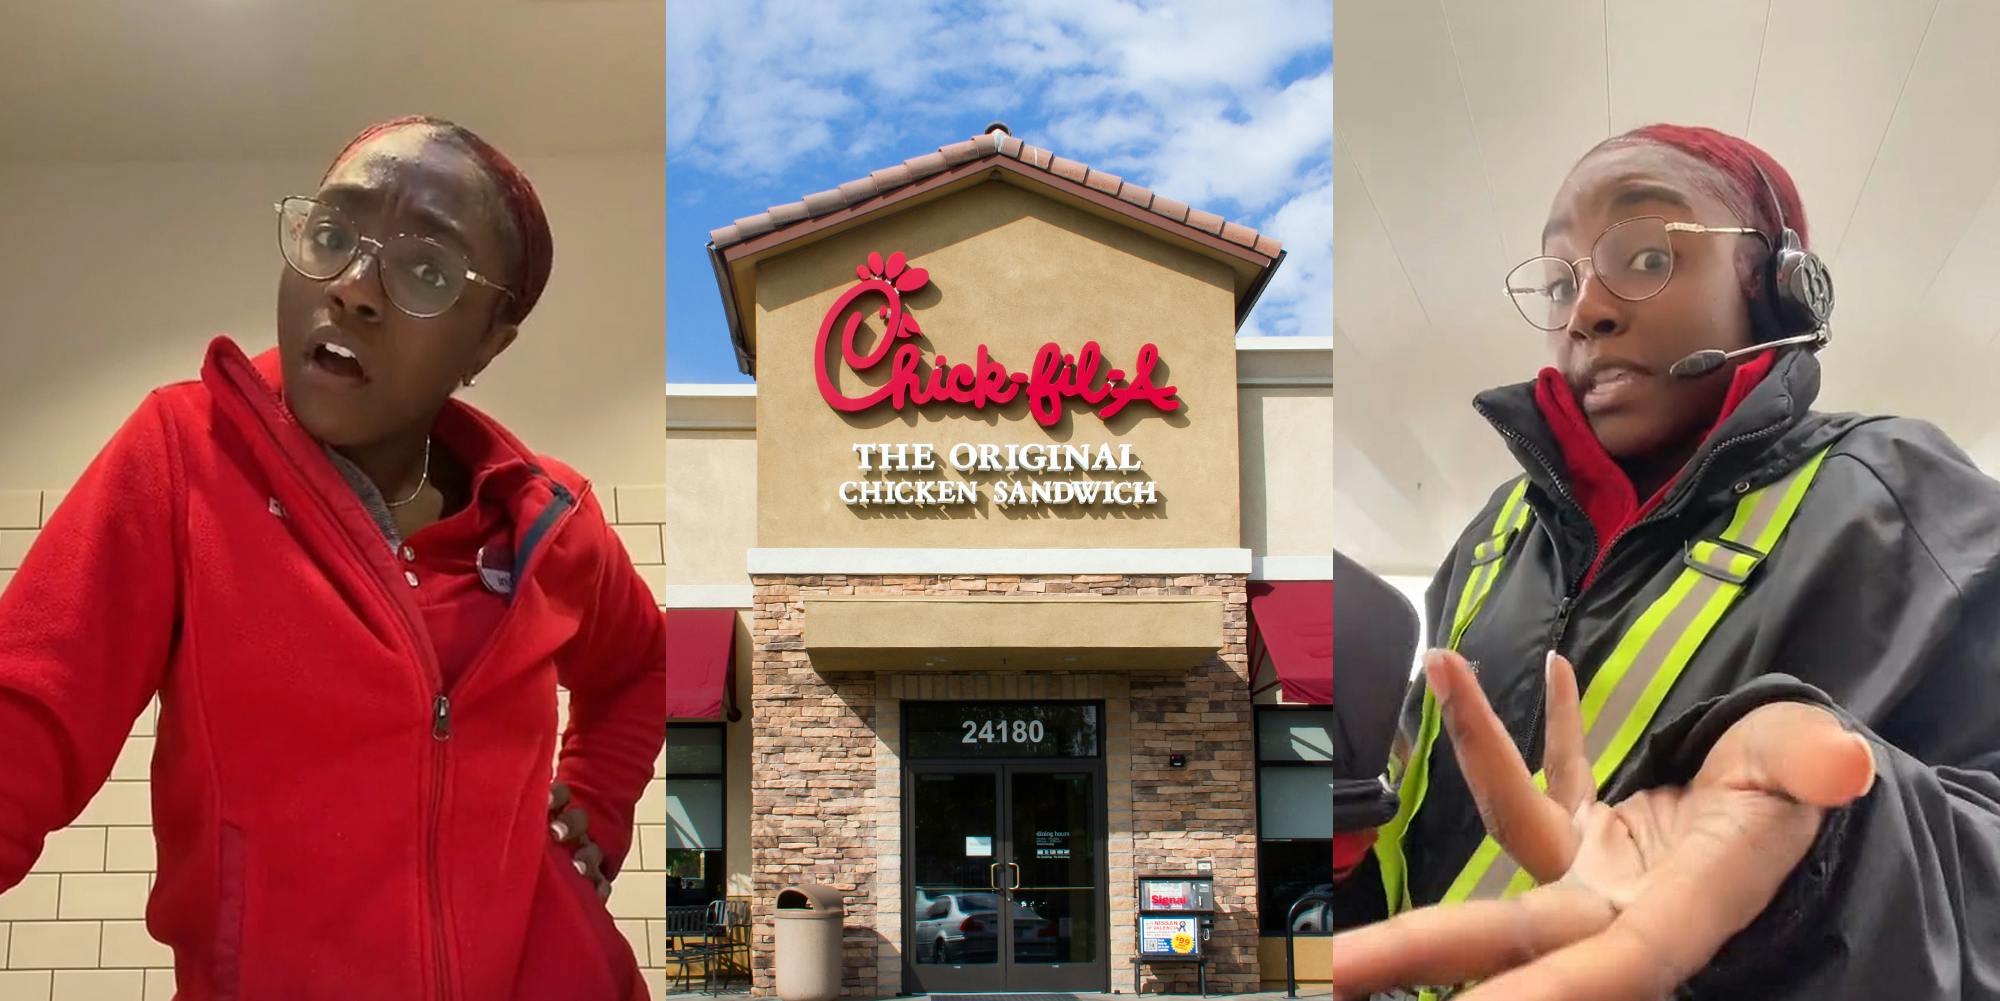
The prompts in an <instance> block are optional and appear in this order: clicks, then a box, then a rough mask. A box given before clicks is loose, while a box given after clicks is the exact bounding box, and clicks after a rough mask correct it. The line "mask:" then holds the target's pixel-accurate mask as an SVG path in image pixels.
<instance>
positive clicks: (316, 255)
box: [0, 119, 666, 1001]
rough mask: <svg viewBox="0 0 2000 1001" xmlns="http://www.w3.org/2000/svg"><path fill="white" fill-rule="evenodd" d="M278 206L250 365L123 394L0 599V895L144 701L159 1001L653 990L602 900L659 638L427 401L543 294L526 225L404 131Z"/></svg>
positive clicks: (571, 499) (545, 995)
mask: <svg viewBox="0 0 2000 1001" xmlns="http://www.w3.org/2000/svg"><path fill="white" fill-rule="evenodd" d="M277 210H278V211H277V218H276V219H275V220H274V221H275V222H276V223H277V228H278V242H279V250H280V251H281V253H282V255H283V258H284V265H283V271H282V274H281V277H280V279H279V286H278V315H277V324H276V327H277V347H276V349H274V350H271V351H267V352H265V353H263V354H262V355H260V356H259V357H257V358H255V359H252V358H249V357H246V356H245V355H244V353H243V352H242V351H240V350H239V349H238V348H237V347H236V345H235V344H234V343H232V342H231V341H229V340H227V339H226V338H223V339H218V340H216V341H215V343H214V344H213V345H212V346H211V347H210V349H209V352H208V358H207V364H206V365H205V366H204V368H203V371H202V375H201V378H200V379H199V380H198V381H193V382H187V383H181V384H178V385H173V386H168V387H165V388H163V389H160V390H157V391H155V392H154V393H153V394H152V395H151V396H149V397H148V398H147V399H146V401H145V402H144V403H143V404H142V405H141V406H140V407H139V410H138V412H137V413H136V414H135V415H133V416H132V417H131V419H130V420H128V421H127V423H126V424H125V426H124V427H123V428H122V429H120V430H119V432H118V433H117V435H116V436H115V437H113V438H112V440H111V442H110V444H109V445H107V446H106V447H105V449H104V451H103V452H102V453H101V454H100V455H99V456H98V458H97V459H96V460H95V461H94V462H93V463H92V465H91V466H90V468H89V469H88V470H87V471H86V472H85V473H84V475H83V476H82V478H81V479H80V480H79V481H78V482H77V484H76V486H75V488H74V489H73V490H72V491H71V492H70V494H69V496H68V499H67V500H66V501H65V502H64V503H63V505H62V507H61V508H60V509H59V510H58V511H57V512H56V513H55V515H54V517H52V518H51V519H50V520H49V523H48V526H47V528H46V529H45V530H44V532H43V533H42V535H41V536H40V538H39V539H38V540H37V542H36V545H35V547H34V549H33V550H32V551H31V552H30V553H29V554H28V556H27V559H26V560H25V561H24V563H23V565H22V567H21V569H20V571H19V575H18V576H17V577H16V578H15V580H14V582H13V584H12V585H11V586H10V587H9V588H8V589H7V592H6V594H5V595H4V597H0V761H4V762H5V765H4V767H0V889H4V888H6V887H9V886H12V885H14V884H15V883H17V882H19V881H20V879H21V877H22V876H23V874H24V873H26V872H27V870H28V867H29V866H30V865H32V864H33V862H34V861H35V858H36V856H37V855H38V854H39V853H40V851H41V847H42V841H43V837H44V835H46V834H47V833H48V832H49V831H52V830H55V829H57V828H60V827H62V826H64V825H65V824H68V823H70V822H72V821H73V820H74V819H75V818H76V816H77V814H78V812H79V811H81V810H82V809H83V808H84V805H85V804H86V803H88V802H89V801H90V798H91V796H92V795H93V794H94V793H95V792H96V791H97V789H98V788H99V786H101V785H102V784H103V782H104V780H105V777H106V775H107V773H108V772H109V771H110V769H111V766H112V763H113V761H114V759H115V758H116V756H117V753H118V749H119V745H120V744H121V743H122V742H123V741H124V739H125V735H126V734H127V733H128V732H130V729H131V725H132V721H133V719H134V717H136V716H138V714H139V713H140V711H141V710H143V709H144V708H145V706H146V703H147V700H148V699H150V698H152V697H153V696H154V695H155V694H157V695H158V696H159V699H160V719H159V725H158V743H157V745H156V749H155V753H154V756H153V762H152V778H153V784H152V792H153V821H154V836H155V839H156V840H157V842H158V848H159V873H158V879H157V883H156V885H155V887H154V889H153V892H152V897H151V900H150V901H149V904H148V907H147V928H148V930H149V931H150V932H151V933H152V934H153V936H154V937H155V938H157V939H159V940H160V941H161V942H163V943H165V944H167V945H168V946H170V947H171V948H172V949H173V951H174V967H175V970H174V972H175V979H176V981H177V991H178V993H177V994H176V996H177V997H178V998H180V999H181V1001H206V999H233V998H296V999H307V998H328V999H332V998H383V999H413V998H419V997H423V998H469V999H470V998H477V999H488V998H518V999H522V1001H527V999H536V1001H541V999H577V1001H619V999H626V998H639V997H643V996H644V994H645V985H644V983H643V981H642V980H641V979H640V978H639V971H638V966H637V964H636V963H635V962H634V959H633V956H632V952H631V949H630V947H629V946H628V944H627V943H626V941H625V940H624V938H623V937H622V936H621V935H620V934H619V933H618V931H617V929H616V928H615V927H614V925H613V923H612V921H611V917H610V915H609V913H607V911H606V910H605V908H604V905H603V903H602V900H601V896H602V895H603V894H604V892H606V886H605V883H606V881H607V880H608V879H609V878H610V876H611V875H613V874H615V873H616V872H617V870H618V864H619V861H620V860H621V859H622V858H623V857H624V855H625V852H626V848H627V846H628V845H629V844H630V832H631V824H632V819H633V818H632V811H633V806H634V804H635V802H636V800H637V799H638V797H639V795H640V793H641V791H642V790H643V789H644V787H645V784H646V782H647V780H648V779H649V778H650V777H651V774H652V762H653V758H654V756H655V755H656V754H657V753H658V752H659V748H660V745H661V743H662V741H663V739H664V736H665V733H664V729H663V723H664V718H665V711H666V704H665V695H666V689H665V670H666V667H665V647H664V642H665V641H664V637H663V632H662V621H661V616H660V614H659V611H658V609H657V607H656V606H655V604H654V602H653V598H652V596H651V594H650V593H649V591H648V589H647V587H646V586H645V584H644V582H643V581H642V580H641V579H640V578H639V577H638V575H637V574H636V572H635V571H634V570H633V568H632V566H631V564H630V562H629V561H628V559H627V558H626V555H625V552H624V550H623V548H622V546H621V545H620V544H619V542H618V540H617V538H616V537H615V536H614V535H613V534H612V533H611V531H610V530H609V528H608V527H607V526H606V524H605V519H604V516H603V513H602V509H601V508H600V507H599V506H598V502H597V501H596V499H595V498H594V497H593V496H592V494H591V491H590V487H589V484H588V483H587V482H586V481H584V480H583V479H582V478H581V477H580V476H578V475H577V474H576V473H575V472H574V471H573V470H570V469H568V468H566V467H564V466H562V465H561V464H559V463H556V462H554V461H552V460H550V459H547V458H545V457H542V456H539V455H537V454H535V453H534V452H532V451H530V450H529V449H528V448H527V447H526V446H524V445H523V444H521V442H520V441H518V440H517V439H515V438H514V437H513V436H512V435H510V434H509V433H508V432H507V431H506V429H504V428H502V427H501V426H500V425H499V424H498V423H497V422H495V421H493V420H492V419H491V418H489V417H487V416H485V415H484V414H481V413H479V412H478V411H476V410H473V409H472V408H471V407H469V406H466V405H464V404H463V403H460V402H457V401H456V400H454V399H453V394H454V392H455V390H456V389H457V388H458V387H459V386H461V385H466V386H469V385H471V384H472V382H473V379H474V378H475V377H476V376H478V375H479V374H480V373H481V372H483V371H484V370H485V369H486V367H487V365H489V364H490V363H492V362H493V361H494V360H495V358H496V357H497V356H498V355H499V354H500V353H501V352H502V351H504V350H506V348H507V347H508V345H509V344H511V343H512V342H513V340H514V337H515V335H516V333H517V330H518V325H519V324H520V323H521V322H522V320H523V319H525V318H526V317H527V315H528V312H529V310H530V309H532V308H533V307H534V305H535V302H536V300H537V299H538V298H539V297H540V295H541V292H542V288H543V286H544V285H545V284H546V282H547V280H548V276H549V271H550V261H551V251H550V246H551V245H550V238H549V230H548V223H547V221H546V220H545V218H544V216H543V213H542V208H541V204H540V202H539V200H538V199H537V198H536V196H535V192H534V189H533V187H532V186H530V185H529V183H528V181H527V178H526V177H525V176H524V175H523V174H522V173H521V172H520V171H519V170H518V169H516V168H515V167H514V166H513V164H511V163H510V162H508V160H507V159H506V158H505V157H504V156H502V155H501V154H500V153H499V152H498V151H496V150H494V149H493V147H491V146H490V145H488V144H487V143H485V142H484V141H482V140H481V139H480V138H479V137H478V136H476V135H473V134H472V133H471V132H469V131H467V130H465V129H463V128H460V127H458V126H456V125H453V124H451V123H449V122H442V121H436V120H431V119H399V120H397V121H393V122H388V123H385V124H383V125H379V126H376V127H374V128H371V129H369V130H367V131H366V132H364V133H362V134H361V135H360V136H359V137H357V138H356V139H355V140H354V141H353V142H352V143H350V144H349V145H348V147H347V148H346V149H345V150H343V151H342V152H341V154H340V155H339V157H337V158H336V159H335V161H334V163H333V166H331V167H330V168H328V170H327V172H326V174H325V176H324V177H323V179H322V180H321V182H320V184H319V187H318V190H317V191H315V192H314V193H313V194H311V195H310V196H304V195H302V196H297V197H292V198H287V199H284V200H283V201H282V202H281V203H280V204H279V205H278V206H277ZM558 683H561V684H562V685H563V686H564V687H566V688H568V690H569V692H570V723H569V727H568V729H567V730H566V731H565V732H564V733H562V734H561V761H560V764H559V765H558V766H557V767H555V768H554V770H553V774H552V773H551V761H552V760H553V759H554V758H555V757H556V754H557V737H558V735H557V732H556V727H555V722H556V686H557V684H558Z"/></svg>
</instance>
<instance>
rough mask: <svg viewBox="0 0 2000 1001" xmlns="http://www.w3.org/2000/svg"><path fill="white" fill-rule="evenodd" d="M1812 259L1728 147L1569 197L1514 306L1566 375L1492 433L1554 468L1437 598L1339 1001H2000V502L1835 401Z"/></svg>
mask: <svg viewBox="0 0 2000 1001" xmlns="http://www.w3.org/2000/svg"><path fill="white" fill-rule="evenodd" d="M1805 232H1806V223H1805V217H1804V212H1803V210H1802V208H1801V206H1800V205H1799V200H1798V195H1797V192H1796V190H1795V189H1794V188H1793V186H1792V183H1791V179H1790V177H1789V176H1788V175H1787V174H1786V172H1785V171H1784V170H1783V168H1781V167H1780V166H1779V165H1778V164H1777V163H1776V162H1774V161H1772V160H1771V159H1770V157H1769V156H1768V155H1766V154H1765V153H1764V152H1763V151H1762V150H1759V149H1757V148H1756V147H1754V146H1752V145H1750V144H1749V143H1747V142H1744V141H1743V140H1740V139H1736V138H1734V137H1730V136H1726V135H1723V134H1721V133H1718V132H1715V131H1712V130H1708V129H1698V128H1682V127H1673V126H1651V127H1648V128H1643V129H1639V130H1636V131H1634V132H1631V133H1627V134H1625V135H1622V136H1619V137H1616V138H1614V139H1611V140H1609V141H1607V142H1605V143H1603V144H1601V145H1599V146H1598V147H1597V148H1595V149H1593V150H1592V151H1590V152H1589V153H1588V154H1587V155H1585V156H1584V157H1583V159H1582V160H1580V161H1579V162H1578V163H1577V165H1576V166H1575V168H1573V169H1572V171H1571V172H1570V175H1569V177H1568V178H1567V179H1566V180H1565V181H1564V182H1563V185H1562V187H1561V189H1560V190H1559V191H1558V193H1557V195H1556V199H1555V204H1554V206H1553V209H1552V211H1551V213H1550V217H1549V222H1548V226H1547V229H1546V230H1545V232H1544V235H1543V255H1544V256H1541V257H1538V258H1536V259H1534V260H1531V261H1529V262H1526V263H1524V264H1522V265H1521V266H1520V267H1518V268H1516V269H1515V270H1514V271H1513V272H1512V273H1510V274H1509V275H1508V278H1507V289H1508V292H1509V294H1510V295H1511V296H1513V297H1514V299H1515V301H1516V303H1517V305H1519V306H1520V309H1521V312H1522V315H1523V316H1524V317H1525V318H1526V319H1527V320H1528V321H1529V322H1530V323H1531V324H1533V325H1534V326H1536V327H1538V328H1540V329H1542V330H1543V331H1545V332H1546V336H1547V338H1548V344H1549V350H1550V354H1551V356H1552V361H1553V364H1552V366H1551V367H1550V368H1548V369H1545V370H1544V371H1543V372H1542V373H1541V375H1540V377H1539V378H1538V379H1537V380H1536V381H1534V382H1530V383H1526V384H1522V385H1516V386H1509V387H1505V388H1501V389H1496V390H1492V391H1489V392H1487V393H1484V394H1482V395H1480V396H1479V398H1478V399H1477V400H1476V401H1475V404H1474V405H1475V407H1476V408H1477V409H1478V410H1479V412H1480V413H1481V414H1482V415H1484V416H1485V417H1486V418H1487V419H1488V421H1489V422H1491V423H1492V424H1493V426H1494V427H1495V428H1496V430H1498V431H1499V433H1500V435H1501V437H1502V438H1503V439H1504V440H1505V441H1506V443H1507V445H1508V447H1509V448H1510V449H1511V450H1512V452H1513V454H1514V455H1515V456H1516V457H1517V458H1518V459H1519V460H1520V462H1521V465H1522V468H1523V470H1524V474H1525V475H1524V476H1523V477H1521V478H1520V479H1518V480H1516V481H1513V482H1511V483H1509V484H1507V485H1505V486H1503V487H1501V488H1500V490H1498V491H1497V492H1496V493H1495V494H1494V496H1493V499H1492V502H1491V503H1490V504H1489V505H1488V506H1487V508H1486V509H1485V510H1484V511H1482V512H1481V513H1480V514H1479V515H1478V516H1477V517H1476V518H1474V519H1473V521H1472V523H1471V525H1470V526H1468V528H1467V529H1466V531H1465V534H1464V535H1463V536H1462V537H1461V538H1460V540H1459V542H1458V544H1457V545H1456V547H1455V548H1454V550H1453V552H1452V554H1451V557H1450V558H1449V559H1448V560H1446V562H1445V564H1444V566H1443V568H1442V569H1441V570H1440V571H1439V573H1438V576H1437V578H1436V580H1435V581H1434V583H1433V585H1432V588H1431V591H1430V595H1429V611H1430V621H1432V622H1434V623H1437V635H1436V636H1434V637H1433V640H1434V642H1435V643H1436V644H1437V645H1438V646H1439V647H1441V648H1447V649H1440V650H1438V651H1435V652H1433V653H1431V654H1429V655H1427V657H1426V660H1425V671H1424V683H1423V684H1422V685H1420V686H1418V691H1416V692H1415V693H1413V697H1412V698H1411V699H1409V700H1408V701H1406V703H1405V707H1404V713H1403V718H1402V724H1401V727H1400V732H1399V737H1398V740H1397V743H1396V748H1395V750H1394V753H1393V754H1392V764H1391V769H1390V771H1391V776H1390V778H1391V781H1392V784H1394V785H1395V787H1396V789H1397V792H1398V798H1399V804H1400V809H1399V812H1398V815H1397V818H1396V820H1394V821H1392V822H1391V823H1390V824H1389V825H1387V826H1385V827H1384V828H1383V829H1382V831H1381V832H1380V836H1379V837H1378V841H1377V852H1376V856H1377V865H1378V867H1379V868H1380V870H1381V876H1382V882H1383V884H1384V888H1385V891H1386V893H1385V897H1386V899H1387V902H1388V906H1389V910H1390V912H1391V913H1394V914H1395V915H1396V916H1395V917H1393V918H1392V919H1391V920H1389V921H1387V922H1383V923H1379V924H1374V925H1370V926H1367V927H1364V928H1361V929H1358V930H1355V931H1353V932H1349V933H1347V934H1345V935H1342V936H1340V937H1338V938H1336V940H1335V941H1334V942H1333V957H1334V964H1335V965H1334V986H1335V991H1336V994H1337V996H1340V997H1360V996H1365V995H1366V994H1367V993H1368V992H1370V991H1384V990H1388V989H1390V988H1393V987H1411V986H1419V985H1442V986H1439V987H1434V988H1431V989H1430V990H1428V991H1427V993H1429V994H1431V995H1433V996H1437V995H1448V994H1451V993H1453V992H1454V991H1455V990H1460V989H1462V988H1463V987H1464V986H1465V985H1469V984H1477V986H1475V987H1473V988H1472V989H1471V990H1470V991H1469V992H1466V993H1465V994H1463V995H1461V996H1467V997H1476V998H1479V999H1481V1001H1489V999H1490V1001H1499V999H1523V998H1550V999H1554V998H1563V999H1583V998H1607V999H1608V998H1619V999H1626V998H1629V999H1633V1001H1653V999H1658V998H1663V997H1667V996H1685V997H1694V998H1739V997H1740V998H1750V997H1755V998H1760V999H1766V998H1815V999H1822V998H1849V997H1885V998H1886V997H1895V998H1912V999H1929V998H1954V999H1956V998H1996V997H2000V953H1996V952H1995V950H1994V944H1995V943H1996V942H2000V775H1997V774H1996V769H2000V484H1996V483H1995V482H1994V481H1993V480H1991V479H1989V478H1987V477H1986V476H1984V475H1982V474H1981V473H1980V472H1979V471H1978V470H1977V469H1976V468H1974V466H1973V464H1972V463H1971V461H1970V460H1969V459H1967V458H1966V456H1965V455H1964V454H1963V453H1962V452H1960V451H1959V449H1958V448H1957V447H1956V446H1954V445H1953V444H1952V443H1951V441H1950V440H1948V439H1947V438H1946V437H1945V436H1944V435H1943V434H1942V433H1941V432H1939V431H1938V430H1937V429H1936V428H1934V427H1932V426H1930V425H1928V424H1925V423H1922V422H1918V421H1911V420H1901V419H1893V418H1879V417H1862V416H1858V415H1852V414H1838V415H1836V414H1822V413H1818V412H1815V411H1813V410H1811V409H1810V407H1811V404H1812V401H1813V398H1814V396H1815V394H1816V393H1817V391H1818V388H1819V362H1818V360H1817V359H1816V357H1815V355H1814V354H1813V353H1812V351H1811V347H1812V346H1817V344H1819V343H1823V342H1824V330H1825V320H1826V316H1827V313H1828V312H1829V311H1830V309H1831V306H1832V301H1831V291H1830V284H1829V283H1828V281H1827V280H1826V275H1825V272H1824V270H1823V268H1822V267H1821V266H1820V265H1819V262H1818V260H1817V259H1816V258H1812V257H1811V256H1810V255H1809V253H1807V252H1806V251H1805V250H1804V235H1805ZM1572 665H1574V666H1572ZM1356 878H1357V879H1360V878H1362V877H1360V876H1357V877H1356ZM1440 904H1441V906H1422V905H1440ZM1683 985H1684V986H1683ZM1677 989H1680V990H1683V991H1684V993H1679V994H1677V993H1676V991H1677Z"/></svg>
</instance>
